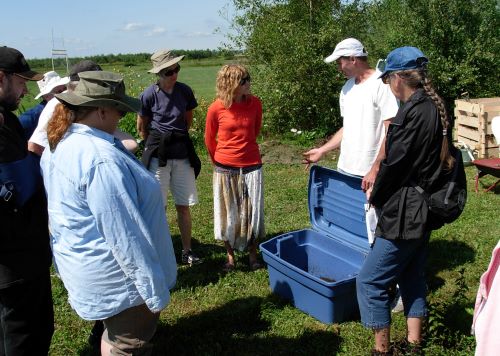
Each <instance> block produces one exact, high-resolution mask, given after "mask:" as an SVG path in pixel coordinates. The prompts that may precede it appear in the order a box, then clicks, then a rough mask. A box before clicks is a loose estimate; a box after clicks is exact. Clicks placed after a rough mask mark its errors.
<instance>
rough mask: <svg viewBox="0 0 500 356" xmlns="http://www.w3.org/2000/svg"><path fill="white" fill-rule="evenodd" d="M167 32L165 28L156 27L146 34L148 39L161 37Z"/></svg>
mask: <svg viewBox="0 0 500 356" xmlns="http://www.w3.org/2000/svg"><path fill="white" fill-rule="evenodd" d="M165 32H167V30H166V29H165V28H163V27H155V28H153V29H152V30H151V31H148V32H146V37H152V36H159V35H162V34H164V33H165Z"/></svg>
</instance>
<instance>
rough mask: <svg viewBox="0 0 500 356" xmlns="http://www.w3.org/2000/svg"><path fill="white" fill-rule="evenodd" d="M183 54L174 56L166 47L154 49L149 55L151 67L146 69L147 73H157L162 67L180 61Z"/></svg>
mask: <svg viewBox="0 0 500 356" xmlns="http://www.w3.org/2000/svg"><path fill="white" fill-rule="evenodd" d="M183 58H184V56H178V57H176V56H174V54H173V53H172V51H170V50H168V49H160V50H159V51H156V52H155V53H153V55H152V56H151V62H152V63H153V68H151V69H150V70H148V72H149V73H154V74H157V73H159V72H160V71H161V70H162V69H165V68H168V67H170V66H173V65H174V64H175V63H177V62H180V61H182V59H183Z"/></svg>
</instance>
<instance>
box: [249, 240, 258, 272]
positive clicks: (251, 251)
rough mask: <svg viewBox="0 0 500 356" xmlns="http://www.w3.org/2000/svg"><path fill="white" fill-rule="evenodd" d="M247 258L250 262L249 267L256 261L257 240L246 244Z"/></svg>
mask: <svg viewBox="0 0 500 356" xmlns="http://www.w3.org/2000/svg"><path fill="white" fill-rule="evenodd" d="M248 260H249V262H250V267H252V266H253V265H254V264H255V263H256V262H257V242H255V241H254V242H252V243H251V244H250V245H248Z"/></svg>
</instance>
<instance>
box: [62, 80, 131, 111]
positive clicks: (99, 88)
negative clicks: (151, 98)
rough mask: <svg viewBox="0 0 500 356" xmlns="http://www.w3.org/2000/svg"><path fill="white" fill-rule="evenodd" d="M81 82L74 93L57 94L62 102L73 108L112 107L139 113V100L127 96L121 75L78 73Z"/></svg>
mask: <svg viewBox="0 0 500 356" xmlns="http://www.w3.org/2000/svg"><path fill="white" fill-rule="evenodd" d="M78 75H79V77H80V81H79V82H78V85H77V86H76V88H75V90H74V91H72V92H66V93H61V94H56V95H55V96H56V98H57V99H59V100H60V101H62V102H64V103H66V104H69V105H73V106H89V107H101V106H104V107H112V108H115V109H117V110H120V111H126V112H138V111H139V110H140V109H141V102H140V101H139V99H136V98H133V97H131V96H127V95H126V94H125V83H124V82H123V77H122V76H121V75H119V74H116V73H112V72H104V71H91V72H80V73H78Z"/></svg>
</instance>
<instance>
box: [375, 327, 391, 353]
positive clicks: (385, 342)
mask: <svg viewBox="0 0 500 356" xmlns="http://www.w3.org/2000/svg"><path fill="white" fill-rule="evenodd" d="M373 335H374V336H375V350H377V351H380V352H388V351H389V346H390V345H389V344H390V340H391V329H390V328H383V329H375V330H373Z"/></svg>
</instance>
